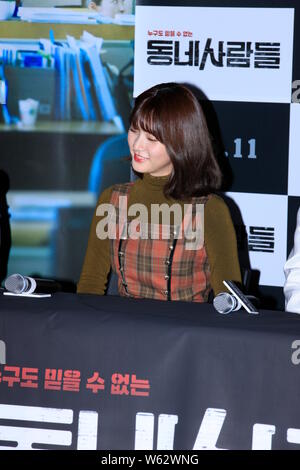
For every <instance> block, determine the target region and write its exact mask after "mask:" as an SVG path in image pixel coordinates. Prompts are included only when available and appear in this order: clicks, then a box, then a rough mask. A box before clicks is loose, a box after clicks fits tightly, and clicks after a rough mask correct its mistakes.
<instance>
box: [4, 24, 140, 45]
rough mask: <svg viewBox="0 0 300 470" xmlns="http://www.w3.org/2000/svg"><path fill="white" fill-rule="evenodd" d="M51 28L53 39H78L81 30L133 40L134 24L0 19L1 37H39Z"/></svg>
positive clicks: (47, 33)
mask: <svg viewBox="0 0 300 470" xmlns="http://www.w3.org/2000/svg"><path fill="white" fill-rule="evenodd" d="M49 29H52V31H53V33H54V37H55V39H57V40H59V39H65V38H66V35H67V34H69V35H70V36H74V37H75V38H76V39H79V38H80V36H81V35H82V33H83V31H88V32H89V33H91V34H93V35H95V36H98V37H102V38H103V39H106V40H125V41H126V40H127V41H130V40H133V39H134V26H121V25H115V24H70V23H28V22H26V21H20V20H8V21H0V38H2V39H40V38H48V37H49Z"/></svg>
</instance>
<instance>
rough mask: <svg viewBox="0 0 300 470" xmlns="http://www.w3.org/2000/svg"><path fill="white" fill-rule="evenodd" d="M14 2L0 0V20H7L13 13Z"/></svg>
mask: <svg viewBox="0 0 300 470" xmlns="http://www.w3.org/2000/svg"><path fill="white" fill-rule="evenodd" d="M15 8H16V2H10V1H6V2H4V1H3V0H1V1H0V21H3V20H8V19H9V18H11V17H12V16H13V14H14V11H15Z"/></svg>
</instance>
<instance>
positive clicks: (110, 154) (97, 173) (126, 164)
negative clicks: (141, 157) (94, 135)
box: [88, 133, 130, 196]
mask: <svg viewBox="0 0 300 470" xmlns="http://www.w3.org/2000/svg"><path fill="white" fill-rule="evenodd" d="M129 156H130V152H129V147H128V142H127V134H125V133H124V134H121V135H117V136H113V137H109V138H108V139H107V140H105V141H104V142H103V143H102V144H101V145H100V146H99V148H98V149H97V151H96V153H95V155H94V158H93V161H92V165H91V170H90V175H89V182H88V190H89V191H91V192H93V193H95V194H96V195H97V196H98V195H99V194H101V192H102V191H103V189H105V188H107V187H109V186H111V185H113V184H116V183H126V182H128V181H130V158H129ZM127 157H128V158H127Z"/></svg>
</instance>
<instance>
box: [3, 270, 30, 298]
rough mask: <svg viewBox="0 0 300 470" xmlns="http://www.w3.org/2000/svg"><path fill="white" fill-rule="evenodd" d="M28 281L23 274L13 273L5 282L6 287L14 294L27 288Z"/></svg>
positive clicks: (20, 292)
mask: <svg viewBox="0 0 300 470" xmlns="http://www.w3.org/2000/svg"><path fill="white" fill-rule="evenodd" d="M27 285H28V282H27V280H26V278H25V277H24V276H22V274H12V275H11V276H9V277H8V278H7V279H6V280H5V282H4V286H5V289H6V290H8V291H9V292H13V293H14V294H22V292H24V291H25V290H26V288H27Z"/></svg>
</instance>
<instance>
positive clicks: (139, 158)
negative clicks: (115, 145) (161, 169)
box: [133, 153, 148, 163]
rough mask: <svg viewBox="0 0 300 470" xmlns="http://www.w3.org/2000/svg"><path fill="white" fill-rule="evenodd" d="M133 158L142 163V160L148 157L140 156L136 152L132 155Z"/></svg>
mask: <svg viewBox="0 0 300 470" xmlns="http://www.w3.org/2000/svg"><path fill="white" fill-rule="evenodd" d="M133 159H134V161H135V162H137V163H142V162H145V161H146V160H148V158H144V157H140V156H139V155H137V154H136V153H135V154H134V155H133Z"/></svg>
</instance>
